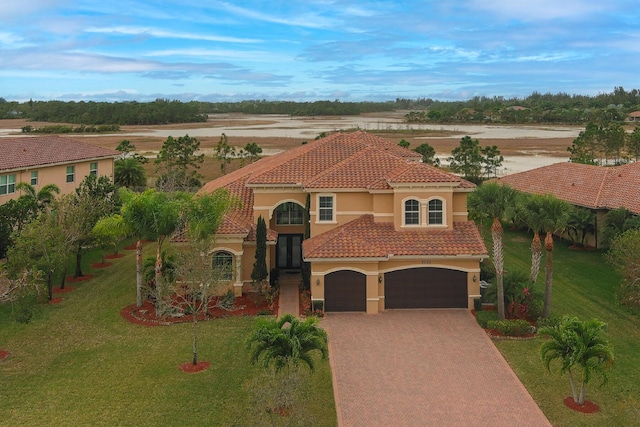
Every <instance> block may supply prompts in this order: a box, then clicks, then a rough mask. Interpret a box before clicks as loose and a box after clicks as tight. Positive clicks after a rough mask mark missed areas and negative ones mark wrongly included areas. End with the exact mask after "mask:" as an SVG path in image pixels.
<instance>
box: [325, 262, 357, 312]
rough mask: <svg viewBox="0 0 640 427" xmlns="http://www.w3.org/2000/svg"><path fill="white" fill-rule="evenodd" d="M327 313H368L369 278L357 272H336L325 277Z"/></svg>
mask: <svg viewBox="0 0 640 427" xmlns="http://www.w3.org/2000/svg"><path fill="white" fill-rule="evenodd" d="M324 309H325V310H326V311H366V310H367V276H365V275H364V274H362V273H358V272H356V271H348V270H343V271H336V272H334V273H329V274H327V275H326V276H325V277H324Z"/></svg>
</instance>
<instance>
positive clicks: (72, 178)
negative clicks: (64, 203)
mask: <svg viewBox="0 0 640 427" xmlns="http://www.w3.org/2000/svg"><path fill="white" fill-rule="evenodd" d="M69 169H71V172H69ZM69 177H71V179H69ZM65 181H66V182H67V184H70V183H72V182H76V167H75V166H67V175H66V178H65Z"/></svg>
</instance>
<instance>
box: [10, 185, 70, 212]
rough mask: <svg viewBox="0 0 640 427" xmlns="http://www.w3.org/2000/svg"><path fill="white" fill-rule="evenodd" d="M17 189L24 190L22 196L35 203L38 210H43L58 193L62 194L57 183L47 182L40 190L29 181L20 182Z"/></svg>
mask: <svg viewBox="0 0 640 427" xmlns="http://www.w3.org/2000/svg"><path fill="white" fill-rule="evenodd" d="M16 190H22V191H24V193H25V194H23V195H22V196H21V197H26V198H27V199H28V200H30V201H31V202H32V203H33V206H34V208H36V210H42V209H44V208H45V207H46V206H48V205H49V204H51V202H53V201H54V200H55V198H56V196H55V195H56V194H60V187H58V186H57V185H55V184H47V185H44V186H42V188H41V189H40V190H39V191H36V189H35V187H34V186H33V185H31V184H29V183H27V182H19V183H18V184H16Z"/></svg>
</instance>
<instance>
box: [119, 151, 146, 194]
mask: <svg viewBox="0 0 640 427" xmlns="http://www.w3.org/2000/svg"><path fill="white" fill-rule="evenodd" d="M113 181H114V183H115V184H116V185H117V186H120V187H127V188H131V187H144V186H146V185H147V175H146V172H145V170H144V167H143V166H142V164H141V163H140V160H139V159H138V158H136V157H127V158H124V159H118V160H116V161H115V162H114V166H113Z"/></svg>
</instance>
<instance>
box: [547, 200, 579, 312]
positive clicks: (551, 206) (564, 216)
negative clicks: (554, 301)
mask: <svg viewBox="0 0 640 427" xmlns="http://www.w3.org/2000/svg"><path fill="white" fill-rule="evenodd" d="M569 212H571V205H570V204H569V203H567V202H565V201H564V200H560V199H558V198H557V197H555V196H553V195H551V194H546V195H544V196H542V198H541V200H540V213H541V215H542V228H543V230H544V231H545V233H546V235H545V238H544V248H545V250H546V256H545V268H544V309H543V311H542V317H549V315H550V314H551V292H552V287H553V247H554V243H553V235H554V234H556V233H559V232H561V231H563V230H564V229H565V228H566V226H567V223H568V222H569Z"/></svg>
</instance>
